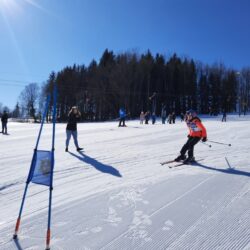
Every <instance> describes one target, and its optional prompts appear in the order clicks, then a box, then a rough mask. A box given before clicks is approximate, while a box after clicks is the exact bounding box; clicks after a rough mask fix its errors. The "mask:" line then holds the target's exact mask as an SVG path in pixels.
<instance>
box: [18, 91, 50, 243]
mask: <svg viewBox="0 0 250 250" xmlns="http://www.w3.org/2000/svg"><path fill="white" fill-rule="evenodd" d="M49 102H50V95H48V97H47V101H46V106H45V110H44V113H43V117H42V122H41V126H40V130H39V134H38V137H37V141H36V147H35V149H34V153H33V157H32V160H31V164H30V170H29V175H28V178H27V181H26V185H25V189H24V193H23V198H22V203H21V207H20V210H19V215H18V218H17V221H16V227H15V233H14V235H13V239H16V238H17V235H18V230H19V226H20V223H21V217H22V212H23V207H24V201H25V198H26V194H27V190H28V186H29V183H30V178H31V175H32V172H33V166H34V163H35V160H36V151H37V147H38V144H39V141H40V137H41V133H42V129H43V124H44V120H45V117H46V114H47V111H48V107H49Z"/></svg>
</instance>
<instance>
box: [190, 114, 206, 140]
mask: <svg viewBox="0 0 250 250" xmlns="http://www.w3.org/2000/svg"><path fill="white" fill-rule="evenodd" d="M186 123H187V126H188V129H189V136H192V137H200V138H204V137H207V130H206V128H205V127H204V126H203V124H202V122H201V120H200V119H199V118H198V117H193V118H192V119H191V120H188V121H186Z"/></svg>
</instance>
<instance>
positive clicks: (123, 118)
mask: <svg viewBox="0 0 250 250" xmlns="http://www.w3.org/2000/svg"><path fill="white" fill-rule="evenodd" d="M119 127H125V117H122V118H120V122H119Z"/></svg>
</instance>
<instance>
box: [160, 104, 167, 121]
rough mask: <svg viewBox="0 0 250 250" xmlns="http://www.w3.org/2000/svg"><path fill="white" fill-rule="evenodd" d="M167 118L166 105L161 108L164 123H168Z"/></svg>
mask: <svg viewBox="0 0 250 250" xmlns="http://www.w3.org/2000/svg"><path fill="white" fill-rule="evenodd" d="M166 119H167V111H166V109H165V107H163V108H162V110H161V121H162V124H165V123H166Z"/></svg>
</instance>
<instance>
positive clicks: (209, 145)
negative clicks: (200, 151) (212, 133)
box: [202, 141, 212, 148]
mask: <svg viewBox="0 0 250 250" xmlns="http://www.w3.org/2000/svg"><path fill="white" fill-rule="evenodd" d="M202 144H204V145H206V146H208V147H210V148H211V147H212V145H211V144H207V143H205V142H203V141H202Z"/></svg>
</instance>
